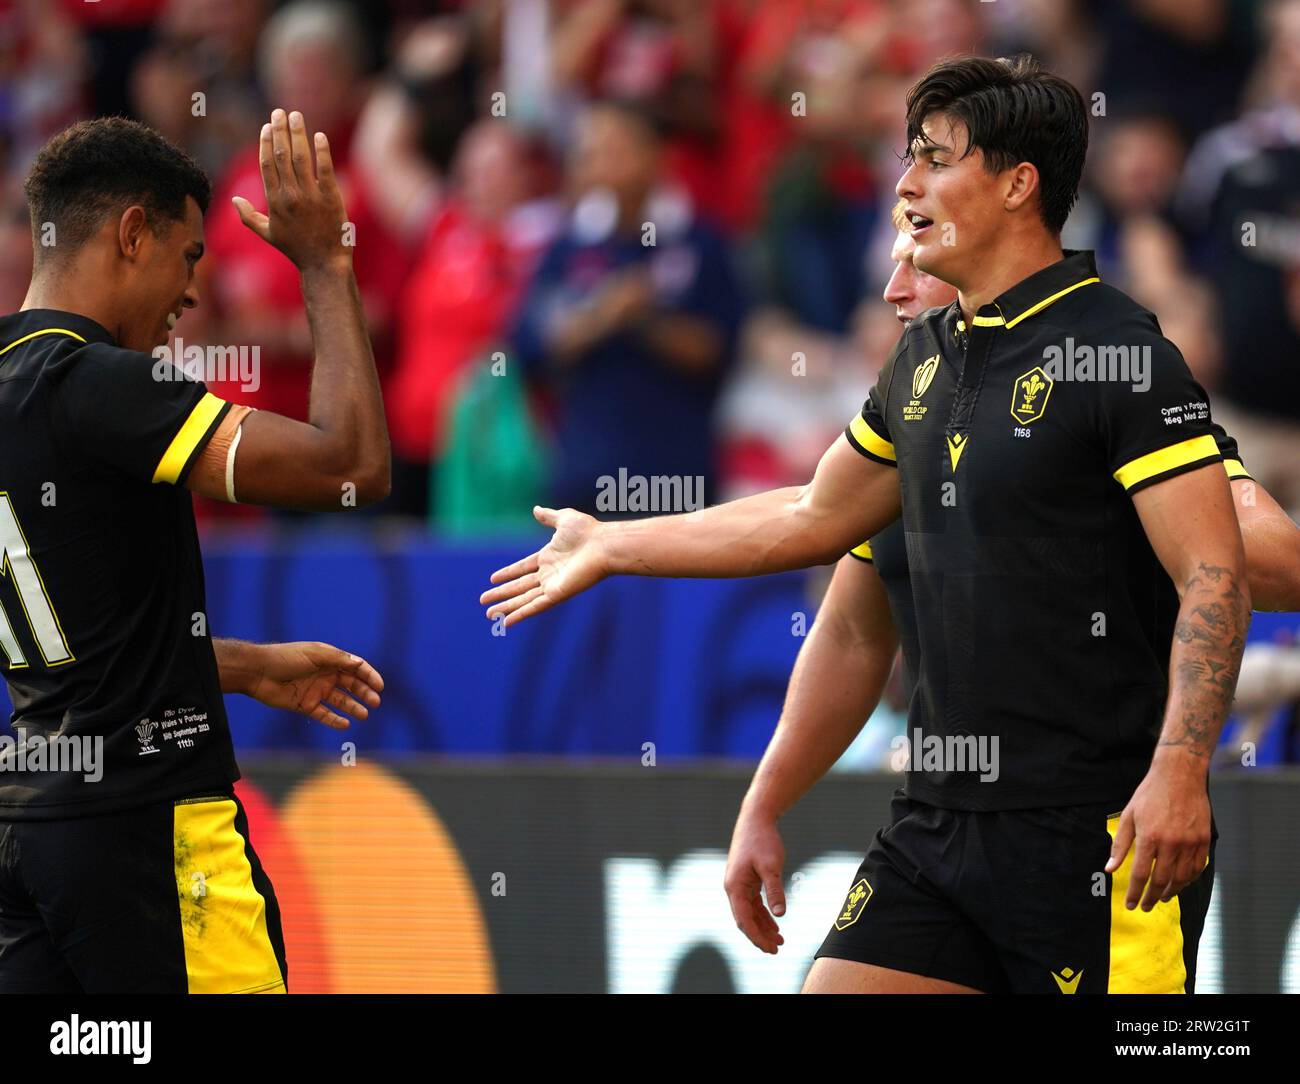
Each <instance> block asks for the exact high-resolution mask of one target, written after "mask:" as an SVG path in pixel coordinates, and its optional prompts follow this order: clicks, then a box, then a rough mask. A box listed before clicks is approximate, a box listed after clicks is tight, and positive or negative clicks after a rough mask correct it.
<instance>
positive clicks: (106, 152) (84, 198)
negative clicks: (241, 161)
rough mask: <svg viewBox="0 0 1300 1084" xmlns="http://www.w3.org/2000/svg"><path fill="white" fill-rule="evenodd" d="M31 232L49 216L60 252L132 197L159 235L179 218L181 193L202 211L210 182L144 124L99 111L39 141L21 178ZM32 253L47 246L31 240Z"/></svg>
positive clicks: (209, 193) (87, 236)
mask: <svg viewBox="0 0 1300 1084" xmlns="http://www.w3.org/2000/svg"><path fill="white" fill-rule="evenodd" d="M23 188H24V191H25V192H26V193H27V206H28V209H29V210H30V212H31V219H32V234H33V236H34V237H37V238H39V236H40V232H41V230H42V228H43V226H44V224H45V223H47V222H48V223H53V224H54V228H55V232H56V237H57V242H58V243H57V245H56V246H54V251H58V252H60V253H62V254H66V253H68V252H71V251H74V250H76V249H77V248H80V247H81V246H82V245H83V244H85V243H86V241H88V240H89V239H90V238H91V237H92V236H93V235H94V233H95V231H96V230H98V229H99V228H100V227H101V226H102V225H103V223H104V219H105V218H107V217H108V216H109V215H110V214H113V213H119V214H120V213H121V212H122V211H124V210H125V209H126V208H127V207H130V206H132V205H133V204H139V205H140V206H142V207H143V208H144V209H145V213H146V215H147V216H148V218H149V224H150V228H151V229H152V231H153V233H154V235H155V236H161V235H162V232H163V228H164V226H165V225H166V224H168V223H172V222H183V221H184V220H185V198H186V197H187V196H190V197H193V199H194V202H195V203H197V204H198V205H199V210H200V211H203V212H205V213H206V212H207V209H208V202H209V201H210V200H211V198H212V186H211V184H210V183H209V181H208V176H207V174H206V173H204V172H203V170H202V169H201V168H200V167H199V165H198V164H197V163H196V162H195V161H194V159H192V158H191V157H190V156H189V155H188V154H186V153H185V152H184V151H183V150H181V149H180V148H179V147H176V146H174V145H173V144H171V143H169V142H168V141H167V140H166V139H164V138H163V137H162V136H161V135H159V134H158V133H157V132H155V131H154V130H153V129H152V128H150V127H149V126H148V125H145V124H141V123H139V122H138V121H134V120H128V119H127V118H126V117H100V118H98V119H97V120H86V121H81V122H80V123H79V124H74V125H73V126H72V127H71V128H66V129H64V130H63V131H62V132H60V133H59V134H58V135H56V136H55V137H54V138H53V139H51V140H50V141H49V142H48V143H46V144H45V146H44V147H43V148H41V151H40V153H39V154H38V155H37V156H36V160H35V161H34V162H33V163H32V168H31V171H30V172H29V173H28V175H27V181H26V183H25V184H24V186H23ZM35 248H36V252H37V254H38V256H39V255H40V254H41V253H42V252H48V251H51V250H50V249H47V248H44V247H43V246H42V245H40V244H39V243H38V244H36V246H35Z"/></svg>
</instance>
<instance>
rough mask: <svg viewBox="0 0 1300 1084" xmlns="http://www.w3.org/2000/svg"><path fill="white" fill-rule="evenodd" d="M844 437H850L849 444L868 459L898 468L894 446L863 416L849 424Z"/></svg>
mask: <svg viewBox="0 0 1300 1084" xmlns="http://www.w3.org/2000/svg"><path fill="white" fill-rule="evenodd" d="M844 435H845V436H846V437H848V440H849V443H850V444H852V445H853V447H854V448H856V449H857V450H858V451H859V452H861V453H862V454H863V455H865V456H866V457H867V458H868V459H874V460H875V461H876V462H877V463H883V464H884V465H885V466H887V467H897V466H898V456H897V455H896V454H895V452H894V446H893V445H892V444H890V443H889V441H887V440H886V439H885V438H884V437H882V436H881V435H880V434H879V433H877V432H876V431H875V430H874V429H872V428H871V426H870V425H868V424H867V420H866V419H865V418H864V417H862V415H861V414H859V415H858V416H857V417H855V418H854V419H853V420H852V421H851V422H849V425H848V428H847V429H845V430H844Z"/></svg>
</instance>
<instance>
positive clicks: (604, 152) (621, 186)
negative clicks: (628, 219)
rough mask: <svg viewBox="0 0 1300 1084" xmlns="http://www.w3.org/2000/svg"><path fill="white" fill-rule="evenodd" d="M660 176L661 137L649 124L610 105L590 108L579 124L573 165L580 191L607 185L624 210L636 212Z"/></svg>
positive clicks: (581, 192) (572, 178) (572, 173)
mask: <svg viewBox="0 0 1300 1084" xmlns="http://www.w3.org/2000/svg"><path fill="white" fill-rule="evenodd" d="M658 176H659V145H658V140H657V139H656V137H655V135H654V133H653V132H651V131H650V129H649V128H648V127H647V126H646V125H645V124H643V123H642V122H641V121H640V120H639V119H638V118H637V117H635V116H634V115H632V114H630V113H626V112H624V111H623V110H621V109H615V108H611V107H609V106H595V107H594V108H592V109H589V110H588V111H587V113H586V115H585V116H584V117H583V118H582V121H581V122H580V124H579V126H578V136H577V140H576V142H575V146H574V156H573V161H572V167H571V180H572V183H573V187H574V191H575V194H576V195H579V196H581V195H585V194H586V193H588V192H591V191H593V190H596V189H601V188H603V189H607V190H609V191H611V192H613V193H614V196H615V198H616V199H617V200H618V203H619V206H620V207H621V208H622V209H623V211H624V213H633V212H635V211H638V210H640V208H641V206H642V204H644V203H645V200H646V197H647V196H648V195H649V194H650V192H651V190H652V189H653V188H654V186H655V182H656V180H657V179H658Z"/></svg>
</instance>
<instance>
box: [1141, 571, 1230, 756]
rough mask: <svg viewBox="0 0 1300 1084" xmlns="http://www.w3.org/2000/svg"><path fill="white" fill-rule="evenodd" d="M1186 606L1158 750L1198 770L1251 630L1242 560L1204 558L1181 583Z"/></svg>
mask: <svg viewBox="0 0 1300 1084" xmlns="http://www.w3.org/2000/svg"><path fill="white" fill-rule="evenodd" d="M1180 593H1181V595H1182V605H1181V607H1180V609H1179V611H1178V623H1177V624H1176V625H1175V626H1174V640H1173V649H1172V651H1171V653H1170V659H1169V675H1170V682H1169V702H1168V706H1167V709H1166V711H1165V722H1164V726H1163V728H1162V729H1161V732H1160V742H1159V745H1158V746H1157V749H1156V758H1157V759H1158V760H1160V759H1165V760H1169V758H1171V757H1173V756H1177V758H1178V760H1179V762H1184V761H1185V763H1186V765H1187V766H1188V767H1189V768H1190V769H1195V771H1196V772H1197V773H1198V774H1203V773H1205V772H1208V771H1209V765H1210V757H1211V755H1212V754H1213V752H1214V748H1215V746H1216V745H1217V744H1218V740H1219V733H1220V731H1221V730H1222V729H1223V724H1224V721H1225V720H1226V719H1227V717H1228V712H1229V710H1230V708H1231V705H1232V695H1233V691H1234V690H1235V689H1236V687H1237V675H1238V673H1239V672H1240V669H1241V656H1242V652H1243V651H1244V650H1245V646H1246V633H1247V632H1248V631H1249V629H1250V591H1249V588H1248V587H1247V586H1246V577H1245V573H1244V569H1243V568H1242V567H1241V566H1240V565H1239V564H1237V565H1234V564H1232V563H1229V564H1210V563H1207V562H1204V561H1202V562H1201V563H1199V564H1198V565H1197V567H1196V568H1195V570H1193V571H1192V573H1191V574H1190V575H1189V576H1188V577H1187V579H1186V580H1185V582H1184V583H1183V584H1182V587H1181V592H1180Z"/></svg>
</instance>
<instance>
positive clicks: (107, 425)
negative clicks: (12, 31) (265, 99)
mask: <svg viewBox="0 0 1300 1084" xmlns="http://www.w3.org/2000/svg"><path fill="white" fill-rule="evenodd" d="M261 172H262V180H263V184H264V187H265V195H266V200H267V213H265V214H263V213H261V212H259V211H257V210H255V209H254V208H253V206H252V204H250V203H249V202H248V200H246V199H243V198H242V197H237V198H236V207H235V209H234V210H232V209H231V208H221V209H218V211H217V212H216V213H226V214H230V213H235V211H237V212H238V213H239V215H240V217H241V219H242V220H243V222H244V224H245V225H246V226H247V227H248V228H249V229H251V230H253V231H254V232H255V233H257V234H258V236H259V237H261V238H262V239H263V240H265V241H266V242H267V243H269V244H271V245H274V246H275V247H276V248H278V249H279V250H280V251H281V252H283V253H284V255H285V256H286V257H288V258H289V259H290V260H291V261H292V262H293V263H294V264H295V266H296V267H297V268H298V270H299V272H300V273H301V282H302V292H303V299H304V301H305V303H306V308H307V315H308V319H309V321H310V325H311V332H312V339H313V342H314V344H315V368H314V371H313V375H312V384H311V403H310V411H309V420H308V421H306V422H299V421H295V420H292V419H290V418H286V417H281V416H278V415H275V414H272V413H269V412H265V411H250V410H249V409H248V408H247V407H242V406H236V405H233V404H231V403H227V402H223V401H222V400H220V399H218V398H217V397H216V396H214V395H212V394H211V393H209V392H208V391H207V390H206V388H205V386H204V385H203V384H202V383H200V382H196V381H194V380H191V379H188V378H187V377H185V376H183V374H181V373H180V371H179V370H177V369H175V368H173V367H171V366H170V365H169V364H167V363H166V362H165V361H160V360H159V359H157V358H155V357H154V356H153V355H152V353H151V352H152V351H154V350H155V349H156V348H158V347H160V346H162V345H163V344H165V343H166V342H167V338H168V333H169V331H170V329H171V328H172V327H174V326H175V324H176V321H177V320H178V319H179V318H180V317H181V315H182V313H183V312H184V310H185V309H189V308H193V307H194V306H195V305H197V304H198V303H199V297H198V293H197V290H196V287H195V284H194V269H195V264H196V263H197V262H198V260H199V258H200V257H201V256H202V253H203V215H204V212H205V211H206V210H207V204H208V199H209V185H208V180H207V178H206V177H205V176H204V174H203V172H202V171H201V170H200V169H199V168H198V167H197V166H196V165H195V164H194V162H193V161H192V160H191V159H190V158H189V157H188V156H187V155H185V154H184V153H183V152H182V151H180V150H178V149H177V148H175V147H174V146H172V145H171V144H169V143H168V142H167V141H166V140H165V139H163V138H162V137H161V136H160V135H158V134H157V133H156V132H154V131H152V130H151V129H149V128H147V127H145V126H144V125H140V124H137V123H135V122H132V121H128V120H125V119H122V118H103V119H100V120H95V121H88V122H83V123H81V124H77V125H74V126H73V127H71V128H69V129H68V130H66V131H64V132H63V133H61V134H60V135H58V136H56V137H55V138H54V139H52V140H51V141H50V142H49V143H48V144H47V145H46V146H45V148H44V149H43V150H42V151H41V152H40V154H39V155H38V156H37V158H36V160H35V162H34V164H33V166H32V169H31V172H30V174H29V176H28V179H27V184H26V190H27V197H28V203H29V207H30V211H31V219H32V231H33V243H34V247H35V262H34V268H33V273H32V281H31V286H30V289H29V290H28V293H27V297H26V300H25V301H24V303H23V308H22V310H21V311H20V312H17V313H13V314H11V315H8V316H4V317H2V318H0V546H3V550H4V556H3V562H2V563H0V568H2V569H3V572H4V575H3V576H2V577H0V664H2V667H3V673H4V677H5V680H6V682H7V684H8V687H9V693H10V696H11V699H12V701H13V705H14V713H13V719H12V723H13V726H14V729H15V730H16V731H17V734H18V739H19V743H18V746H17V748H10V749H8V750H7V752H6V755H5V756H4V758H3V760H0V769H3V770H0V991H4V992H21V993H42V992H44V993H57V992H89V993H99V992H119V991H130V992H181V993H184V992H187V991H188V992H192V993H199V992H225V993H235V992H283V991H284V990H285V989H286V963H285V958H284V942H283V936H282V933H281V928H280V919H279V911H278V908H277V905H276V901H275V894H274V892H273V890H272V888H271V885H270V882H269V881H268V880H267V878H266V876H265V873H264V872H263V870H262V867H261V863H260V862H259V861H258V858H257V855H256V854H255V852H254V851H253V849H252V846H251V843H250V841H249V835H248V824H247V821H246V818H245V816H244V812H243V809H242V807H241V806H240V803H239V801H238V799H237V798H236V797H235V794H234V790H233V784H234V782H235V780H236V779H237V778H238V774H239V773H238V769H237V767H236V764H235V757H234V750H233V748H232V745H231V738H230V732H229V728H228V726H227V722H226V716H225V711H224V707H223V704H222V694H223V693H224V692H233V691H240V692H247V693H249V694H251V695H254V696H257V697H259V698H261V699H264V700H266V701H267V702H270V703H274V704H276V705H277V706H282V707H289V708H292V709H293V710H298V711H301V712H303V713H304V714H307V715H309V716H310V717H312V718H314V719H316V720H318V721H320V722H323V723H326V724H327V725H332V726H344V725H346V719H345V718H344V716H345V715H352V716H355V717H357V718H360V719H364V718H365V717H366V715H367V713H368V709H369V708H370V707H373V706H375V705H377V704H378V702H379V697H378V692H379V689H380V688H381V687H382V681H381V680H380V678H379V676H378V675H377V674H376V673H375V672H374V670H373V669H372V668H371V667H370V666H369V665H368V664H366V663H365V662H364V660H361V659H359V658H357V657H355V656H350V655H347V654H346V653H343V652H339V651H337V650H336V649H331V648H329V647H328V645H315V644H297V645H272V646H267V645H262V646H258V645H248V644H240V643H235V642H231V641H216V642H215V643H214V641H213V640H212V638H211V636H210V634H209V631H208V629H207V618H206V604H205V600H204V584H203V567H202V562H201V558H200V553H199V542H198V535H197V532H196V530H195V523H194V514H193V509H192V499H191V496H190V493H189V492H188V491H190V490H192V491H195V492H199V493H202V494H204V495H206V496H209V497H214V498H217V499H221V500H230V501H234V500H238V501H242V502H248V503H255V504H266V505H278V506H283V507H292V508H306V509H316V510H320V511H340V510H343V509H345V508H349V507H355V506H357V505H363V504H368V503H372V502H374V501H377V500H379V499H382V498H383V497H384V496H385V495H386V494H387V492H388V486H389V450H388V433H387V426H386V424H385V420H384V413H383V404H382V400H381V398H380V393H379V382H378V378H377V376H376V373H375V366H374V359H373V357H372V355H371V350H370V342H369V338H368V336H367V333H366V328H365V323H364V319H363V316H362V309H361V304H360V300H359V296H358V292H357V285H356V280H355V277H354V276H353V273H352V249H351V247H349V245H348V244H347V243H346V241H347V240H348V239H349V237H348V234H347V233H345V231H344V227H345V212H344V207H343V201H342V198H341V197H340V194H339V189H338V185H337V183H336V181H335V177H334V171H333V164H332V161H331V158H330V149H329V144H328V142H327V141H326V139H325V136H324V135H323V134H321V133H316V134H315V136H314V138H313V136H312V134H311V133H310V132H309V131H308V129H307V127H306V125H305V123H304V121H303V118H302V115H301V114H299V113H297V112H293V113H289V114H286V113H285V111H284V110H279V109H277V110H276V111H275V112H274V113H273V114H272V116H271V120H270V122H269V123H268V124H266V125H264V127H263V129H262V133H261ZM70 742H80V743H90V748H92V749H93V748H94V747H95V746H96V744H98V746H99V748H100V749H101V750H102V761H101V764H100V766H99V770H98V771H97V772H96V773H93V774H90V773H85V772H77V771H73V770H68V768H67V764H66V763H63V762H61V763H60V765H59V766H58V767H59V768H60V769H61V770H49V767H50V764H52V763H53V762H52V761H51V762H50V764H46V763H45V762H44V761H41V762H39V763H38V758H36V757H34V756H33V754H34V753H37V752H38V751H41V750H46V749H49V748H52V747H57V746H58V745H59V743H62V744H63V747H65V748H66V747H67V744H68V743H70ZM79 747H80V746H79ZM19 754H21V755H19Z"/></svg>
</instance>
